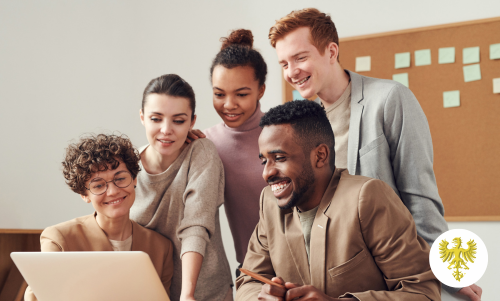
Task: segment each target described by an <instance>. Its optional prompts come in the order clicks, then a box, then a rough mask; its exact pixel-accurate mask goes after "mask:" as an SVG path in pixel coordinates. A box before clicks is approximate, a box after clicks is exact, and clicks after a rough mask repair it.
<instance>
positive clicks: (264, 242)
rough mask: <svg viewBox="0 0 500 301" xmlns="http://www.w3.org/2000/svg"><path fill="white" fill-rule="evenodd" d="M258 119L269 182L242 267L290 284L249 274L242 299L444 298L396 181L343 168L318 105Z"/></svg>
mask: <svg viewBox="0 0 500 301" xmlns="http://www.w3.org/2000/svg"><path fill="white" fill-rule="evenodd" d="M260 126H261V127H262V128H263V130H262V133H261V135H260V137H259V151H260V155H259V157H260V158H261V160H262V164H264V172H263V177H264V180H266V181H267V182H268V184H269V187H266V188H265V189H264V190H263V191H262V194H261V198H260V221H259V223H258V225H257V227H256V229H255V231H254V233H253V235H252V237H251V239H250V243H249V247H248V251H247V255H246V257H245V261H244V263H243V268H245V269H247V270H250V271H253V272H255V273H257V274H259V275H262V276H264V277H267V278H269V279H272V281H274V282H276V283H278V284H282V285H284V286H285V288H280V287H278V286H271V285H269V284H264V285H263V284H262V283H261V282H257V281H256V280H255V279H253V278H251V277H250V276H246V275H242V276H240V277H239V278H238V279H237V294H236V300H238V301H243V300H256V299H258V300H294V299H295V298H298V300H339V299H338V298H341V300H429V299H430V300H441V297H440V283H439V281H437V279H436V278H435V277H434V275H433V274H432V272H431V270H430V267H429V245H428V244H427V243H426V242H425V241H424V240H423V239H422V238H421V237H419V236H418V235H417V231H416V228H415V223H414V221H413V218H412V216H411V214H410V212H409V211H408V209H407V208H406V207H405V206H404V204H403V203H402V202H401V200H400V199H399V198H398V196H397V195H396V193H395V192H394V190H392V188H391V187H390V186H389V185H387V184H385V183H384V182H382V181H380V180H376V179H371V178H368V177H363V176H353V175H349V173H348V172H347V171H346V170H345V169H339V168H335V164H334V162H335V153H334V146H335V140H334V134H333V131H332V128H331V126H330V123H329V121H328V118H327V116H326V113H325V110H324V109H323V108H322V107H321V106H320V105H318V104H316V103H314V102H310V101H294V102H289V103H286V104H284V105H280V106H278V107H275V108H273V109H271V110H270V111H269V112H268V113H266V114H265V115H264V117H262V120H261V122H260Z"/></svg>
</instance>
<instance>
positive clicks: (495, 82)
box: [493, 78, 500, 94]
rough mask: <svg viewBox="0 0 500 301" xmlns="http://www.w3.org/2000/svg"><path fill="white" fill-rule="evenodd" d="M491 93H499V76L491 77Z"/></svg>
mask: <svg viewBox="0 0 500 301" xmlns="http://www.w3.org/2000/svg"><path fill="white" fill-rule="evenodd" d="M493 93H495V94H500V78H494V79H493Z"/></svg>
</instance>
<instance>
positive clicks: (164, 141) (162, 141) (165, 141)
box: [158, 139, 174, 143]
mask: <svg viewBox="0 0 500 301" xmlns="http://www.w3.org/2000/svg"><path fill="white" fill-rule="evenodd" d="M158 141H160V142H161V143H174V141H170V140H160V139H158Z"/></svg>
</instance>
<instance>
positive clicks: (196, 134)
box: [186, 130, 207, 143]
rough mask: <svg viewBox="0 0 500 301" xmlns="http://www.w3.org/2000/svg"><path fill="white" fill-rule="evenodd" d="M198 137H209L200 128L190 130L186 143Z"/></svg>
mask: <svg viewBox="0 0 500 301" xmlns="http://www.w3.org/2000/svg"><path fill="white" fill-rule="evenodd" d="M198 138H207V136H205V134H203V132H202V131H200V130H190V131H189V132H188V135H187V138H186V143H191V141H194V140H196V139H198Z"/></svg>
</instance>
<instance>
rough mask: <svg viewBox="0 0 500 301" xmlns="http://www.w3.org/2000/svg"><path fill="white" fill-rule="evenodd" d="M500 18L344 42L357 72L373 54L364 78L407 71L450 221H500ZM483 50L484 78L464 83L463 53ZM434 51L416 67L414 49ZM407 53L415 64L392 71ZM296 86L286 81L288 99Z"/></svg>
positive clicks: (346, 61)
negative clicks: (447, 95)
mask: <svg viewBox="0 0 500 301" xmlns="http://www.w3.org/2000/svg"><path fill="white" fill-rule="evenodd" d="M497 43H500V18H491V19H483V20H477V21H469V22H462V23H454V24H446V25H439V26H432V27H425V28H416V29H409V30H403V31H397V32H389V33H382V34H374V35H367V36H359V37H351V38H344V39H340V43H339V44H340V63H341V64H342V66H343V67H344V68H345V69H349V70H353V71H354V70H355V62H356V57H363V56H370V57H371V69H370V71H366V72H358V73H359V74H362V75H365V76H370V77H376V78H384V79H392V76H393V75H394V74H398V73H408V81H409V88H410V90H411V91H412V92H413V93H414V94H415V96H416V97H417V99H418V101H419V103H420V105H421V106H422V109H423V110H424V112H425V114H426V116H427V120H428V121H429V126H430V129H431V135H432V141H433V146H434V172H435V174H436V179H437V184H438V189H439V194H440V195H441V198H442V200H443V204H444V207H445V219H446V220H447V221H499V220H500V94H495V93H493V79H495V78H500V59H496V60H491V59H490V45H491V44H497ZM476 46H479V49H480V62H479V65H480V70H481V80H476V81H470V82H465V80H464V72H463V67H464V66H467V65H465V64H464V63H463V60H462V51H463V48H468V47H476ZM444 47H455V62H454V63H450V64H438V51H439V48H444ZM422 49H430V51H431V64H430V65H424V66H415V51H417V50H422ZM403 52H410V54H411V62H410V67H408V68H403V69H396V68H395V54H396V53H403ZM453 90H459V91H460V106H458V107H447V108H445V107H444V104H443V92H445V91H453ZM292 91H293V88H292V87H291V86H289V85H288V84H286V82H284V81H283V97H284V101H289V100H291V95H292Z"/></svg>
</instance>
